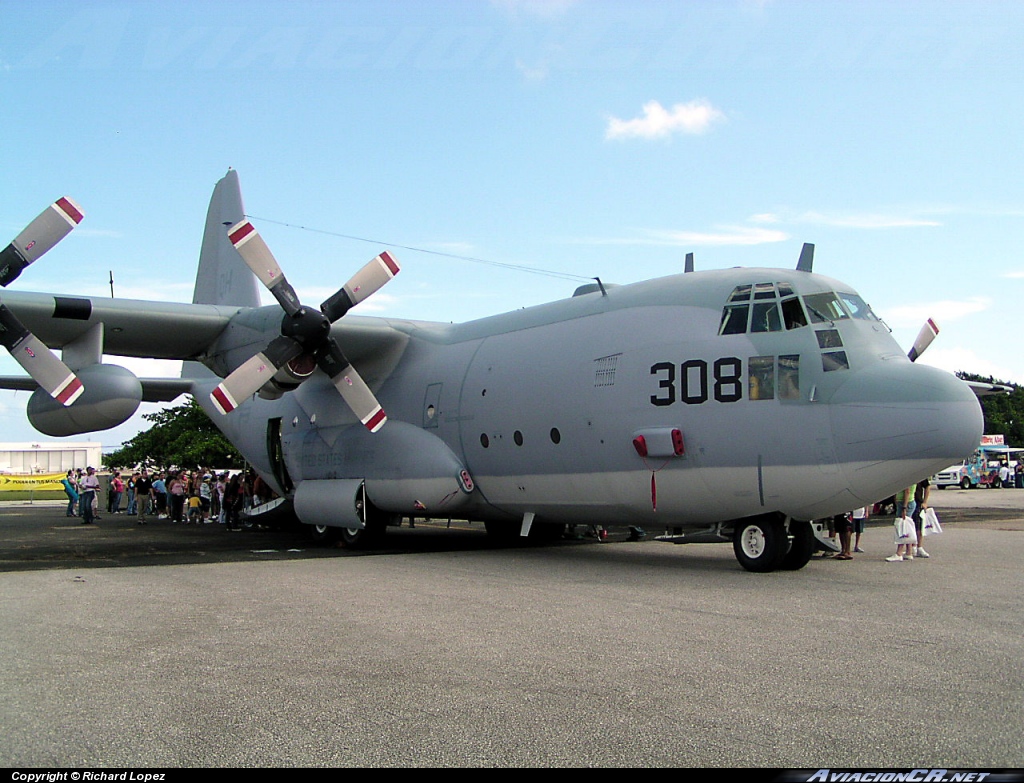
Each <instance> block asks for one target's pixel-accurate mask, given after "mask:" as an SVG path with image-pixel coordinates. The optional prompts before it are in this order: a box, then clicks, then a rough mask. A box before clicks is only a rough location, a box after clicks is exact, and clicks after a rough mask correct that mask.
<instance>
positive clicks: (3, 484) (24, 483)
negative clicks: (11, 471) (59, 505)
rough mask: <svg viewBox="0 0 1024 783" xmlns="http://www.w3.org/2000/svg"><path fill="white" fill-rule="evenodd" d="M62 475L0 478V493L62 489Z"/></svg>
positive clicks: (40, 474) (46, 474) (48, 474)
mask: <svg viewBox="0 0 1024 783" xmlns="http://www.w3.org/2000/svg"><path fill="white" fill-rule="evenodd" d="M62 478H64V474H63V473H37V474H35V475H32V476H0V492H13V491H15V490H20V491H25V490H30V489H64V485H63V484H61V483H60V480H61V479H62Z"/></svg>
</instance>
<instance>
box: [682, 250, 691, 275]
mask: <svg viewBox="0 0 1024 783" xmlns="http://www.w3.org/2000/svg"><path fill="white" fill-rule="evenodd" d="M683 271H684V272H692V271H693V253H687V254H686V266H684V267H683Z"/></svg>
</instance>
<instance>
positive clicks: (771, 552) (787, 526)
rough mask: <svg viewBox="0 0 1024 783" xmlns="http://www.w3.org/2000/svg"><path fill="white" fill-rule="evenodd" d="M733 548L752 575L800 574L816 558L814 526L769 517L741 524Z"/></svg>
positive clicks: (772, 516)
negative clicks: (784, 570) (790, 572)
mask: <svg viewBox="0 0 1024 783" xmlns="http://www.w3.org/2000/svg"><path fill="white" fill-rule="evenodd" d="M732 546H733V551H734V552H735V553H736V559H737V560H738V561H739V562H740V565H741V566H743V567H744V568H745V569H747V570H748V571H754V572H756V573H767V572H769V571H774V570H776V569H778V568H782V569H786V570H789V571H796V570H798V569H800V568H803V567H804V566H805V565H807V563H808V561H810V559H811V555H812V554H814V534H813V532H812V531H811V524H810V522H804V521H801V520H795V519H789V518H787V517H782V516H777V515H765V516H761V517H752V518H751V519H746V520H742V521H741V522H739V523H737V525H736V528H735V533H734V534H733V540H732Z"/></svg>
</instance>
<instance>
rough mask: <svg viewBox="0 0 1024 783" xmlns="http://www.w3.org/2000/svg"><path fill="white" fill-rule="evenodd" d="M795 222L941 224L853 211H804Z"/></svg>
mask: <svg viewBox="0 0 1024 783" xmlns="http://www.w3.org/2000/svg"><path fill="white" fill-rule="evenodd" d="M792 222H794V223H810V224H812V225H820V226H838V227H840V228H918V227H921V226H941V225H942V223H940V222H939V221H937V220H929V219H926V218H915V217H907V216H906V215H885V214H878V213H869V212H863V213H853V214H849V215H840V214H826V213H824V212H804V213H803V214H801V215H798V216H796V217H795V218H793V220H792Z"/></svg>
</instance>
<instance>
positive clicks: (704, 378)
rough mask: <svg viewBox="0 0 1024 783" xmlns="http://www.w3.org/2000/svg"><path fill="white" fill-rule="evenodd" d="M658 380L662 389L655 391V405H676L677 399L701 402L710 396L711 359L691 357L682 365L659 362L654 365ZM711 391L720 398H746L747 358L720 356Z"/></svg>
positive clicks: (716, 397) (723, 400)
mask: <svg viewBox="0 0 1024 783" xmlns="http://www.w3.org/2000/svg"><path fill="white" fill-rule="evenodd" d="M651 375H654V376H655V377H656V378H657V380H658V393H657V394H652V395H651V404H652V405H659V406H662V405H672V404H673V403H674V402H675V401H676V400H679V401H680V402H685V403H686V404H687V405H700V404H701V403H702V402H707V400H708V363H707V362H706V361H704V360H703V359H690V360H689V361H686V362H683V363H682V364H681V365H679V369H678V373H677V370H676V365H675V364H674V363H672V362H658V363H656V364H652V365H651ZM711 380H712V381H713V383H712V384H711V391H712V394H713V395H714V398H715V399H716V400H717V401H718V402H736V401H737V400H740V399H742V398H743V362H742V361H741V360H740V359H737V358H736V357H735V356H727V357H725V358H722V359H716V360H715V363H714V364H713V365H712V376H711Z"/></svg>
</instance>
